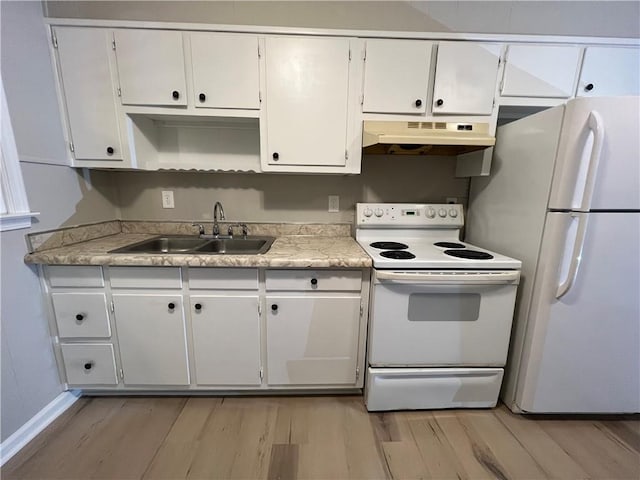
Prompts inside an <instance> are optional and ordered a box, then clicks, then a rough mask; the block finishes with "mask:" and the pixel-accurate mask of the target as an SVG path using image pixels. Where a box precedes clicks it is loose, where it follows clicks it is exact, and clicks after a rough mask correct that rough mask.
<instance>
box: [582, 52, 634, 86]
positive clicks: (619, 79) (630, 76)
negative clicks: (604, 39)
mask: <svg viewBox="0 0 640 480" xmlns="http://www.w3.org/2000/svg"><path fill="white" fill-rule="evenodd" d="M608 95H611V96H617V95H640V49H638V48H624V47H587V49H586V51H585V54H584V61H583V63H582V72H581V74H580V81H579V82H578V90H577V91H576V97H603V96H608Z"/></svg>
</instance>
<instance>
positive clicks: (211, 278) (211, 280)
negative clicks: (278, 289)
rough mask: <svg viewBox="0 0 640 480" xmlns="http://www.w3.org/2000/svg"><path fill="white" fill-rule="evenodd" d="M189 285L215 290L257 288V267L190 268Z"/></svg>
mask: <svg viewBox="0 0 640 480" xmlns="http://www.w3.org/2000/svg"><path fill="white" fill-rule="evenodd" d="M189 287H190V288H193V289H213V290H257V289H258V270H257V269H255V268H190V269H189Z"/></svg>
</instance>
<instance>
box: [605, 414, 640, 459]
mask: <svg viewBox="0 0 640 480" xmlns="http://www.w3.org/2000/svg"><path fill="white" fill-rule="evenodd" d="M602 425H603V426H604V427H605V428H607V429H608V430H609V431H610V432H611V433H613V434H614V435H616V436H617V437H618V438H619V439H620V440H621V441H623V442H625V443H626V444H627V445H628V446H629V447H631V448H632V449H634V450H635V451H636V452H638V453H640V421H637V422H635V423H632V422H624V421H619V420H608V421H604V422H602Z"/></svg>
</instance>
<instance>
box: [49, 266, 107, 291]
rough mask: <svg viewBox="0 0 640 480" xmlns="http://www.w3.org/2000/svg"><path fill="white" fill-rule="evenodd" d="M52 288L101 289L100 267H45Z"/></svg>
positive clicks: (102, 283)
mask: <svg viewBox="0 0 640 480" xmlns="http://www.w3.org/2000/svg"><path fill="white" fill-rule="evenodd" d="M47 275H48V277H49V283H50V284H51V286H52V287H103V286H104V280H103V278H102V267H89V266H75V265H74V266H69V267H67V266H47Z"/></svg>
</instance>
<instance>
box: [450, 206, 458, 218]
mask: <svg viewBox="0 0 640 480" xmlns="http://www.w3.org/2000/svg"><path fill="white" fill-rule="evenodd" d="M449 216H450V217H451V218H456V217H457V216H458V211H457V210H456V209H455V208H450V209H449Z"/></svg>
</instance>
